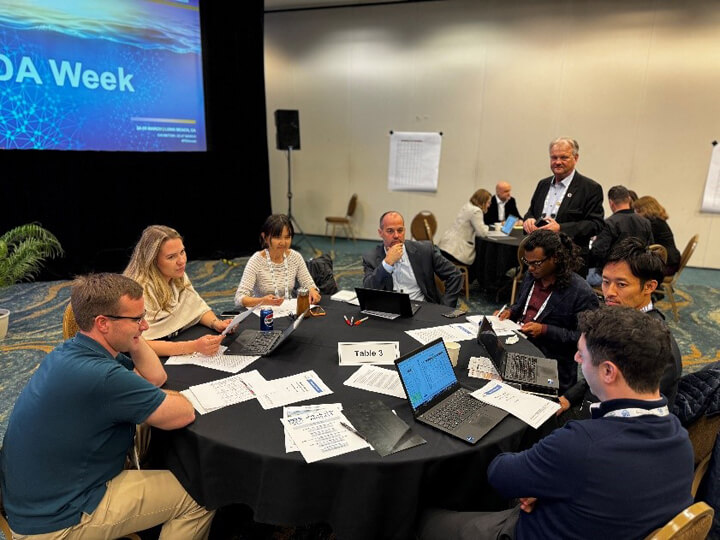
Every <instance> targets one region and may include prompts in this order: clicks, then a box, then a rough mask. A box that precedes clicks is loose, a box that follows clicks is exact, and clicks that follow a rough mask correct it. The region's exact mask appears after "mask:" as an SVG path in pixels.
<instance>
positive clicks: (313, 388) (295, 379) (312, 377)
mask: <svg viewBox="0 0 720 540" xmlns="http://www.w3.org/2000/svg"><path fill="white" fill-rule="evenodd" d="M253 390H255V392H256V393H257V400H258V402H259V403H260V405H262V408H263V409H274V408H275V407H282V406H283V405H290V404H291V403H298V402H300V401H307V400H308V399H314V398H316V397H320V396H327V395H329V394H332V393H333V391H332V390H330V388H328V387H327V386H326V385H325V383H324V382H323V381H322V379H320V377H318V375H317V373H315V372H314V371H312V370H311V371H305V372H303V373H298V374H297V375H290V376H289V377H282V378H280V379H273V380H271V381H266V382H265V383H264V384H263V385H262V386H261V387H258V388H257V389H256V388H254V387H253Z"/></svg>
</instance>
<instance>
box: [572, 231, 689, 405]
mask: <svg viewBox="0 0 720 540" xmlns="http://www.w3.org/2000/svg"><path fill="white" fill-rule="evenodd" d="M663 270H664V264H663V262H662V259H661V258H660V256H659V255H658V254H657V253H653V252H651V251H650V250H649V249H648V248H647V246H645V245H644V244H643V242H642V241H641V240H638V239H637V238H626V239H624V240H621V241H620V242H618V244H617V245H616V246H615V247H614V248H613V250H612V251H611V252H610V256H609V257H608V259H607V262H606V263H605V267H604V268H603V271H602V288H603V295H604V297H605V304H606V305H608V306H626V307H630V308H633V309H636V310H638V311H642V312H644V313H646V314H647V315H649V316H650V317H652V318H653V319H657V320H659V321H663V322H664V321H665V316H664V315H663V314H662V313H661V312H660V311H659V310H658V309H657V308H655V306H654V305H653V302H652V293H653V292H654V291H655V289H656V288H657V286H658V284H659V283H662V280H663V277H664V273H663ZM670 342H671V352H672V354H671V355H670V356H669V357H668V362H667V363H666V364H665V369H664V371H663V374H662V377H661V379H660V392H661V393H662V395H663V396H665V397H666V398H667V400H668V406H669V407H670V408H672V406H673V404H674V403H675V396H676V395H677V387H678V382H679V380H680V377H681V376H682V356H681V355H680V348H679V347H678V344H677V342H676V341H675V338H673V337H672V334H670ZM597 401H598V398H597V397H596V396H594V395H593V394H592V392H591V391H590V388H589V387H588V384H587V381H578V383H577V384H576V385H574V386H573V387H572V388H570V389H568V390H567V392H565V394H564V395H562V396H560V407H561V408H560V410H559V411H558V414H562V413H563V412H565V411H570V412H569V413H568V415H569V416H570V417H571V418H589V417H590V410H589V407H590V405H591V404H592V403H595V402H597ZM565 416H567V415H564V417H563V418H565Z"/></svg>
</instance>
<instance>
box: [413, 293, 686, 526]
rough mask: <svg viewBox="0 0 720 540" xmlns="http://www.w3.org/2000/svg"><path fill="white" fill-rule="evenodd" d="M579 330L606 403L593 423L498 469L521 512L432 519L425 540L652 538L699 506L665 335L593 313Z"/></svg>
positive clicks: (634, 316)
mask: <svg viewBox="0 0 720 540" xmlns="http://www.w3.org/2000/svg"><path fill="white" fill-rule="evenodd" d="M579 323H580V324H579V327H580V331H581V336H580V340H579V341H578V352H577V354H576V356H575V360H576V361H577V362H578V363H579V364H580V366H581V368H582V371H583V374H584V375H585V378H586V379H587V381H588V384H589V385H590V388H591V390H592V391H593V393H594V394H595V395H596V396H598V398H600V403H596V404H594V405H593V406H592V419H590V420H581V421H571V422H569V423H568V424H566V425H565V426H564V427H563V428H559V429H556V430H555V431H553V432H552V433H551V434H550V435H548V436H547V437H545V438H544V439H542V440H541V441H540V442H538V443H537V444H535V445H534V446H533V447H532V448H530V449H529V450H525V451H523V452H517V453H504V454H500V455H499V456H498V457H496V458H495V459H494V460H493V462H492V463H491V464H490V467H489V468H488V480H489V481H490V484H491V485H492V486H493V487H494V488H495V489H496V490H497V491H498V492H499V493H500V494H502V495H503V496H504V497H507V498H520V504H519V505H518V506H516V507H515V508H512V509H510V510H506V511H503V512H451V511H448V510H431V511H429V512H428V513H427V514H426V515H425V516H424V519H423V522H422V523H421V526H420V537H421V538H422V539H423V540H431V539H433V540H434V539H442V540H447V539H449V538H463V539H465V538H468V539H469V538H473V539H476V540H477V539H480V540H482V539H490V538H492V539H498V538H517V539H524V538H532V539H538V538H552V539H558V538H568V539H570V538H572V539H576V538H583V539H586V540H592V539H595V538H597V539H603V540H605V539H607V538H644V537H645V536H647V535H648V534H649V533H651V532H652V531H653V530H655V529H656V528H659V527H661V526H663V525H664V524H665V523H666V522H668V521H669V520H670V519H672V518H673V517H674V516H675V515H676V514H678V513H679V512H680V511H682V510H683V509H685V508H686V507H687V506H689V505H690V504H692V502H693V500H692V496H691V495H690V486H691V483H692V477H693V450H692V446H691V444H690V441H689V439H688V435H687V432H686V431H685V429H683V428H682V426H681V425H680V421H679V420H678V419H677V417H675V415H672V414H670V413H669V411H668V408H667V400H666V399H665V398H664V397H662V396H661V395H660V391H659V381H660V377H661V375H662V373H663V371H664V369H665V364H666V363H667V358H668V356H670V336H669V333H668V331H667V329H666V328H665V327H664V325H663V324H662V323H661V322H660V321H657V320H655V319H652V318H650V317H647V316H646V315H645V314H643V313H642V312H640V311H637V310H635V309H632V308H628V307H601V308H600V309H598V310H595V311H586V312H584V313H582V314H580V317H579Z"/></svg>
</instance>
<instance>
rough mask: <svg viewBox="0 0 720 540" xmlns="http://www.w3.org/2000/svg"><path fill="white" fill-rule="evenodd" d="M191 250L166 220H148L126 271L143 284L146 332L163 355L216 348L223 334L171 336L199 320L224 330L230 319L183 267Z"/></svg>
mask: <svg viewBox="0 0 720 540" xmlns="http://www.w3.org/2000/svg"><path fill="white" fill-rule="evenodd" d="M186 264H187V254H186V253H185V245H184V244H183V239H182V236H180V233H178V232H177V231H176V230H175V229H172V228H170V227H166V226H165V225H150V226H149V227H147V228H146V229H145V230H144V231H143V233H142V236H141V237H140V240H139V241H138V243H137V245H136V246H135V249H134V251H133V254H132V257H131V258H130V262H129V263H128V265H127V268H125V272H124V274H125V275H126V276H128V277H130V278H132V279H134V280H135V281H137V282H138V283H139V284H140V285H141V286H142V288H143V293H144V298H145V312H146V315H145V319H146V320H147V322H148V324H149V325H150V328H148V330H146V331H145V333H144V335H143V337H144V338H145V339H147V340H148V343H149V345H150V347H152V349H153V350H154V351H155V353H157V354H158V355H159V356H171V355H177V354H189V353H193V352H199V353H202V354H207V355H212V354H215V353H216V352H217V350H218V348H219V346H220V341H221V339H222V337H221V336H214V335H208V336H203V337H201V338H198V339H195V340H192V341H167V340H168V339H170V338H172V337H174V336H175V335H177V334H178V333H179V332H180V331H182V330H185V329H186V328H189V327H191V326H193V325H195V324H198V323H199V324H202V325H203V326H207V327H208V328H211V329H213V330H215V331H216V332H222V331H223V330H224V329H225V328H226V327H227V325H228V324H230V319H227V320H224V321H222V320H220V319H218V318H217V317H216V316H215V314H214V313H213V311H212V309H210V306H208V305H207V303H206V302H205V301H204V300H203V299H202V298H201V297H200V295H199V294H198V293H197V291H195V289H194V288H193V286H192V284H191V283H190V279H189V278H188V276H187V274H186V273H185V265H186Z"/></svg>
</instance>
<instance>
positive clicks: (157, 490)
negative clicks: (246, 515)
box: [13, 470, 215, 540]
mask: <svg viewBox="0 0 720 540" xmlns="http://www.w3.org/2000/svg"><path fill="white" fill-rule="evenodd" d="M214 514H215V512H214V511H212V512H208V511H207V510H205V508H203V507H202V506H200V505H198V504H197V503H196V502H195V501H194V500H193V498H192V497H190V495H188V493H187V492H186V491H185V489H183V487H182V486H181V485H180V482H178V481H177V479H176V478H175V477H174V476H173V474H172V473H171V472H170V471H137V470H126V471H122V472H121V473H120V474H119V475H117V476H116V477H115V478H113V479H112V480H110V482H108V488H107V491H106V492H105V496H104V497H103V498H102V500H101V501H100V504H99V505H98V507H97V508H96V509H95V511H94V512H93V513H92V514H90V515H88V514H83V515H82V518H81V520H80V523H78V524H77V525H74V526H72V527H69V528H67V529H63V530H61V531H55V532H52V533H46V534H33V535H21V534H17V533H13V538H14V539H17V540H24V539H26V538H27V539H28V540H76V539H77V540H86V539H87V540H100V539H108V540H111V539H114V538H120V537H122V536H123V535H124V534H128V533H132V532H137V531H142V530H145V529H149V528H150V527H154V526H156V525H159V524H161V523H164V525H163V528H162V531H161V532H160V539H161V540H171V539H172V540H175V539H183V540H185V539H188V540H190V539H197V540H201V539H207V537H208V535H209V533H210V522H211V521H212V518H213V516H214Z"/></svg>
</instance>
